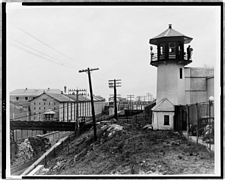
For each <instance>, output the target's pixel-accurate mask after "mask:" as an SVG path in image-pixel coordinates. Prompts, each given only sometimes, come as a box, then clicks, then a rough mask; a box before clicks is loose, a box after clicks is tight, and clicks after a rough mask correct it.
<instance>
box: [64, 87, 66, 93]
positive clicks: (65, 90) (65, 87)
mask: <svg viewBox="0 0 225 180" xmlns="http://www.w3.org/2000/svg"><path fill="white" fill-rule="evenodd" d="M64 93H65V94H66V86H64Z"/></svg>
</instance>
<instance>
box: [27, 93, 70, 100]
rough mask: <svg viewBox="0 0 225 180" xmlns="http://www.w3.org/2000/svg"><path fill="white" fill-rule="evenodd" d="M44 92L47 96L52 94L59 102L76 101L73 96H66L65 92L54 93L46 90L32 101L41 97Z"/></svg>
mask: <svg viewBox="0 0 225 180" xmlns="http://www.w3.org/2000/svg"><path fill="white" fill-rule="evenodd" d="M44 94H46V95H47V96H50V97H51V98H53V99H55V100H56V101H58V102H74V100H73V99H72V98H70V97H68V96H66V95H65V94H54V93H46V92H43V93H42V94H40V95H39V96H37V97H35V98H34V99H32V100H31V101H34V100H35V99H37V98H39V97H41V96H42V95H44ZM31 101H30V102H31Z"/></svg>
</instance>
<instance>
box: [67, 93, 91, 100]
mask: <svg viewBox="0 0 225 180" xmlns="http://www.w3.org/2000/svg"><path fill="white" fill-rule="evenodd" d="M67 96H68V97H70V98H71V99H73V100H74V101H77V96H76V95H75V94H67ZM78 100H79V101H90V99H89V98H87V97H85V96H83V95H78Z"/></svg>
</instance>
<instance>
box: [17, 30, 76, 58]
mask: <svg viewBox="0 0 225 180" xmlns="http://www.w3.org/2000/svg"><path fill="white" fill-rule="evenodd" d="M17 29H18V30H20V31H21V32H23V33H24V34H26V35H28V36H29V37H31V38H32V39H34V40H36V41H38V42H39V43H41V44H42V45H44V46H47V47H48V48H50V49H52V50H54V51H55V52H57V53H59V54H61V55H63V56H64V57H65V58H66V59H68V60H70V61H72V62H74V59H73V58H71V57H69V56H68V55H66V54H64V53H62V52H61V51H59V50H57V49H56V48H54V47H52V46H50V45H49V44H47V43H45V42H43V41H42V40H40V39H39V38H37V37H36V36H34V35H33V34H31V33H29V32H27V31H25V30H23V29H21V28H19V27H17Z"/></svg>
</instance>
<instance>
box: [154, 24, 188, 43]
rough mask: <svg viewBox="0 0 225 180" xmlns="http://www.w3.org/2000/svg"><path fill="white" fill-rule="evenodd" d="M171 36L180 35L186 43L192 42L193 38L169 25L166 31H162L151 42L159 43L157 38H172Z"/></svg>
mask: <svg viewBox="0 0 225 180" xmlns="http://www.w3.org/2000/svg"><path fill="white" fill-rule="evenodd" d="M170 37H180V38H182V39H183V40H184V43H185V44H186V43H189V42H191V40H192V38H191V37H188V36H185V35H184V34H182V33H180V32H178V31H176V30H174V29H172V25H169V28H168V29H166V30H165V31H163V32H162V33H160V34H159V35H158V36H156V37H154V38H152V39H150V43H151V44H156V43H157V39H160V38H170Z"/></svg>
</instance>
